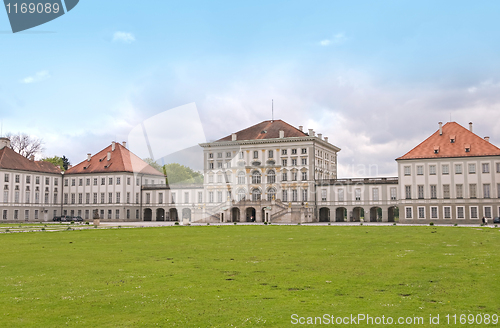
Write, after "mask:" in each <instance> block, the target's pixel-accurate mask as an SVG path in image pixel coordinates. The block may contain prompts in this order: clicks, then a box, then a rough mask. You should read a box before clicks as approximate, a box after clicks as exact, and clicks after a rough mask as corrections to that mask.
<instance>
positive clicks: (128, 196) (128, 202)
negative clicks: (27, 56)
mask: <svg viewBox="0 0 500 328" xmlns="http://www.w3.org/2000/svg"><path fill="white" fill-rule="evenodd" d="M127 204H130V192H127Z"/></svg>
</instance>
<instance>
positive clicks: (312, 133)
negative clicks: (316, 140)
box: [309, 129, 314, 137]
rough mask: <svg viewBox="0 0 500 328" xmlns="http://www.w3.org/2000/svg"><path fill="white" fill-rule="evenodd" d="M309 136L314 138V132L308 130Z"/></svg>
mask: <svg viewBox="0 0 500 328" xmlns="http://www.w3.org/2000/svg"><path fill="white" fill-rule="evenodd" d="M309 136H310V137H314V131H313V129H309Z"/></svg>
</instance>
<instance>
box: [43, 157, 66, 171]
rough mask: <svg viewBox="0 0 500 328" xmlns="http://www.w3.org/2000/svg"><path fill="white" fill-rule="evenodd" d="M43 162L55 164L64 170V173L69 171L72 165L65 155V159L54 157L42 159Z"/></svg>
mask: <svg viewBox="0 0 500 328" xmlns="http://www.w3.org/2000/svg"><path fill="white" fill-rule="evenodd" d="M42 161H45V162H50V163H52V164H54V165H55V166H57V167H60V168H61V170H63V171H66V170H67V169H68V167H69V165H70V164H71V163H70V162H69V159H67V158H66V156H64V155H63V157H59V156H54V157H46V158H42Z"/></svg>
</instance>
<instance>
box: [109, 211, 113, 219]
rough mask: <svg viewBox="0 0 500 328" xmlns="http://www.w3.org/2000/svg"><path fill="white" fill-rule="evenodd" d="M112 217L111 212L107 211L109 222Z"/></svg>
mask: <svg viewBox="0 0 500 328" xmlns="http://www.w3.org/2000/svg"><path fill="white" fill-rule="evenodd" d="M112 215H113V210H108V220H111V216H112Z"/></svg>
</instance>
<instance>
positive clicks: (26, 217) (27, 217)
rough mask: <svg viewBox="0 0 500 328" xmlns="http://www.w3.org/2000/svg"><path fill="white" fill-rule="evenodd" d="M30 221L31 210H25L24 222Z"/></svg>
mask: <svg viewBox="0 0 500 328" xmlns="http://www.w3.org/2000/svg"><path fill="white" fill-rule="evenodd" d="M29 219H30V210H24V220H26V221H28V220H29Z"/></svg>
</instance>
